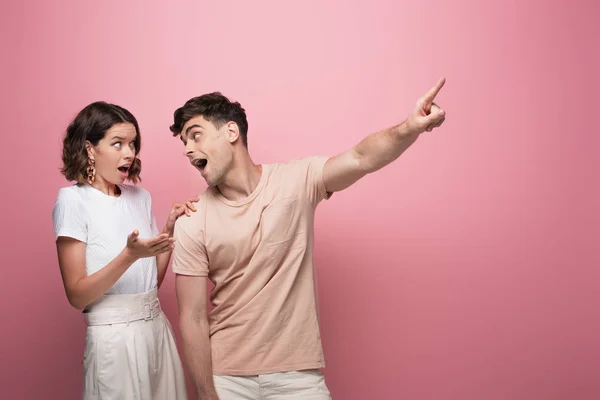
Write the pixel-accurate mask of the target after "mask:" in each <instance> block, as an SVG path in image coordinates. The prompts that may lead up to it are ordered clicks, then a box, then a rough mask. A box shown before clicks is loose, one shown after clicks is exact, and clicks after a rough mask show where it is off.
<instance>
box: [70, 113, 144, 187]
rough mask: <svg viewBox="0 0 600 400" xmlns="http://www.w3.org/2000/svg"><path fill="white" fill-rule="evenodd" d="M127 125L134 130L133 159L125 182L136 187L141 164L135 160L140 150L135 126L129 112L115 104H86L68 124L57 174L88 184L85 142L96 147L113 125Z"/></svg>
mask: <svg viewBox="0 0 600 400" xmlns="http://www.w3.org/2000/svg"><path fill="white" fill-rule="evenodd" d="M121 123H130V124H132V125H133V126H134V127H135V133H136V136H135V140H134V147H135V155H136V157H135V158H134V159H133V163H132V164H131V167H130V168H129V176H128V179H129V180H130V181H131V182H133V183H137V182H139V181H140V180H141V178H140V172H141V171H142V162H141V161H140V159H139V158H138V157H137V155H138V154H139V152H140V149H141V147H142V138H141V136H140V128H139V126H138V122H137V120H136V119H135V117H134V116H133V114H131V113H130V112H129V111H127V110H126V109H124V108H123V107H120V106H118V105H115V104H110V103H106V102H104V101H97V102H94V103H91V104H89V105H88V106H86V107H85V108H84V109H83V110H81V111H80V112H79V114H77V116H76V117H75V119H74V120H73V121H72V122H71V123H70V124H69V127H68V128H67V132H66V135H65V138H64V140H63V150H62V161H63V167H62V168H61V170H60V172H61V173H62V174H63V175H64V176H65V178H67V180H69V181H76V182H78V183H85V182H87V171H86V170H87V167H88V153H87V149H86V148H85V142H86V141H89V142H90V143H91V144H92V145H94V146H96V145H97V144H98V142H99V141H100V140H101V139H102V138H103V137H104V135H106V132H107V131H108V130H109V129H110V128H112V127H113V126H114V125H116V124H121Z"/></svg>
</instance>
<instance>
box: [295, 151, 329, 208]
mask: <svg viewBox="0 0 600 400" xmlns="http://www.w3.org/2000/svg"><path fill="white" fill-rule="evenodd" d="M328 159H329V157H327V156H312V157H306V158H303V159H301V160H300V163H299V165H300V166H302V174H303V176H304V184H305V190H306V192H307V193H308V196H309V198H310V199H311V201H312V203H313V204H314V205H317V204H318V203H319V202H320V201H321V200H327V199H329V198H330V197H331V196H332V195H333V193H331V192H328V191H327V189H326V187H325V181H324V180H323V168H324V167H325V163H326V162H327V160H328Z"/></svg>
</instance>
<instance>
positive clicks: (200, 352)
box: [179, 315, 218, 400]
mask: <svg viewBox="0 0 600 400" xmlns="http://www.w3.org/2000/svg"><path fill="white" fill-rule="evenodd" d="M179 324H180V331H181V337H182V342H183V353H184V358H185V361H186V365H187V367H188V370H189V373H190V376H191V378H192V380H193V381H194V384H195V385H196V388H197V392H198V395H199V396H200V399H203V400H204V399H207V400H218V397H217V392H216V390H215V384H214V380H213V372H212V356H211V350H210V338H209V332H208V322H207V321H199V320H197V319H195V318H194V317H193V316H186V315H181V316H180V321H179Z"/></svg>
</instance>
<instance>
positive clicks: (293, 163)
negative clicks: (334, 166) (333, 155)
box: [271, 155, 329, 171]
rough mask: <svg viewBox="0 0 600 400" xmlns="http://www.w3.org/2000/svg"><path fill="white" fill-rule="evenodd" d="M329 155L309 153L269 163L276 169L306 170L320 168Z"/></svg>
mask: <svg viewBox="0 0 600 400" xmlns="http://www.w3.org/2000/svg"><path fill="white" fill-rule="evenodd" d="M328 159H329V156H322V155H311V156H302V157H294V158H292V159H291V160H288V161H285V162H276V163H273V164H271V165H272V166H273V167H274V169H275V170H278V171H294V170H295V171H306V170H309V169H313V168H315V167H317V168H322V167H323V165H324V164H325V162H326V161H327V160H328Z"/></svg>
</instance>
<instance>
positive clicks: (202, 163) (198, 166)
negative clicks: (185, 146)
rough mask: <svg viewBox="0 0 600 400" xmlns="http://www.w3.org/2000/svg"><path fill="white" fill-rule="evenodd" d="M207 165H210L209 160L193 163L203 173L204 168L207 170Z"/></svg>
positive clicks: (196, 160) (198, 160) (199, 159)
mask: <svg viewBox="0 0 600 400" xmlns="http://www.w3.org/2000/svg"><path fill="white" fill-rule="evenodd" d="M207 163H208V160H207V159H205V158H197V159H195V160H194V161H192V164H194V166H195V167H196V168H198V169H199V170H200V171H202V170H203V169H204V168H206V164H207Z"/></svg>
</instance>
